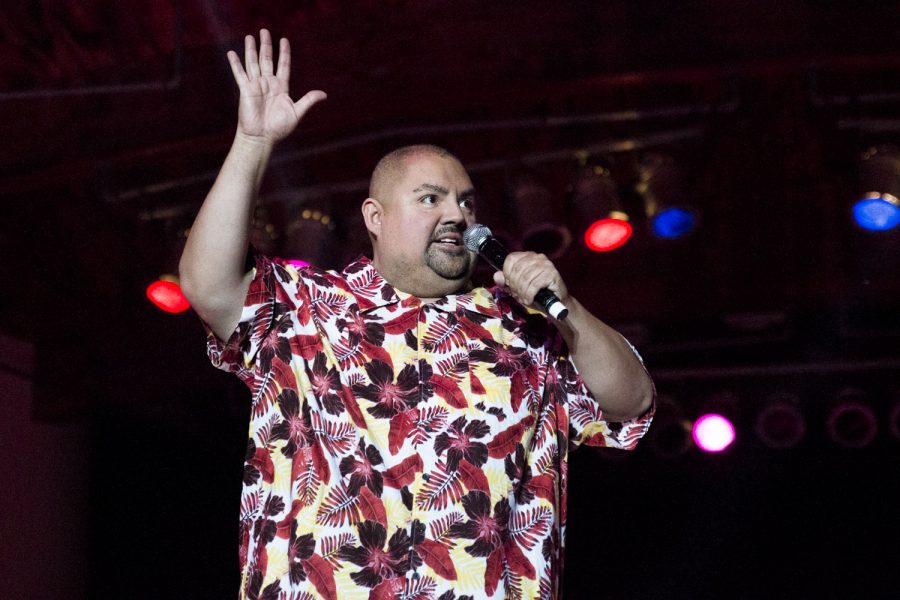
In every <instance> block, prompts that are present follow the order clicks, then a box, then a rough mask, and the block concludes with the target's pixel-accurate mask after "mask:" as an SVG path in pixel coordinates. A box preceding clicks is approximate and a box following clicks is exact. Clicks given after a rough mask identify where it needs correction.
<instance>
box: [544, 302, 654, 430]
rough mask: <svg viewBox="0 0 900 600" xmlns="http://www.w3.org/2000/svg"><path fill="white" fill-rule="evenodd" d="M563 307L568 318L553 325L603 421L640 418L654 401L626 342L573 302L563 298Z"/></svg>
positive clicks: (646, 378)
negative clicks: (600, 410)
mask: <svg viewBox="0 0 900 600" xmlns="http://www.w3.org/2000/svg"><path fill="white" fill-rule="evenodd" d="M566 306H567V307H568V308H569V316H568V318H566V320H564V321H557V322H556V325H557V327H558V328H559V330H560V332H561V333H562V336H563V338H564V339H565V341H566V344H567V345H568V347H569V351H570V353H571V356H572V361H573V362H574V363H575V366H576V367H577V368H578V371H579V372H580V373H581V376H582V377H583V378H584V382H585V385H586V386H587V388H588V389H589V390H590V391H591V393H592V394H593V395H594V397H595V398H596V399H597V402H598V403H599V404H600V408H601V409H602V410H603V412H604V414H605V416H606V418H607V419H608V420H610V421H623V420H626V419H629V418H633V417H636V416H638V415H640V414H642V413H643V412H644V411H646V410H647V409H648V408H649V407H650V404H651V402H652V401H653V394H654V388H653V382H652V381H651V379H650V376H649V375H648V374H647V370H646V369H645V368H644V366H643V365H642V364H641V361H640V360H639V359H638V358H637V356H636V355H635V354H634V352H633V351H632V350H631V347H630V346H629V345H628V343H627V342H626V341H625V338H623V337H622V336H621V335H620V334H619V333H618V332H616V331H615V330H614V329H612V328H611V327H609V326H608V325H606V324H605V323H603V322H602V321H600V319H598V318H597V317H595V316H594V315H593V314H591V313H590V311H588V310H587V309H586V308H585V307H584V306H583V305H582V304H581V303H580V302H578V300H577V299H576V298H574V297H572V296H569V297H568V298H566Z"/></svg>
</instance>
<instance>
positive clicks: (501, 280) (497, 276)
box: [494, 271, 506, 286]
mask: <svg viewBox="0 0 900 600" xmlns="http://www.w3.org/2000/svg"><path fill="white" fill-rule="evenodd" d="M494 283H496V284H497V285H499V286H504V285H506V277H504V276H503V271H497V272H496V273H494Z"/></svg>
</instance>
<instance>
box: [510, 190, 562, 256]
mask: <svg viewBox="0 0 900 600" xmlns="http://www.w3.org/2000/svg"><path fill="white" fill-rule="evenodd" d="M508 195H509V197H510V199H511V200H512V207H513V212H514V213H515V216H516V220H517V221H518V223H519V225H520V227H521V229H522V239H521V241H522V244H521V246H522V248H523V249H524V250H530V251H532V252H540V253H542V254H546V255H547V256H548V257H549V258H558V257H559V256H561V255H562V254H563V252H565V251H566V249H567V248H568V247H569V244H570V243H571V242H572V234H571V233H569V228H568V227H566V226H565V225H564V224H563V223H562V222H561V221H560V218H559V215H557V214H556V203H554V202H553V195H552V194H551V193H550V190H549V189H547V187H546V186H545V185H544V184H543V183H541V182H540V181H539V180H538V178H537V176H536V175H535V174H534V173H531V172H522V173H518V174H516V175H514V176H513V177H512V178H511V182H510V184H509V190H508Z"/></svg>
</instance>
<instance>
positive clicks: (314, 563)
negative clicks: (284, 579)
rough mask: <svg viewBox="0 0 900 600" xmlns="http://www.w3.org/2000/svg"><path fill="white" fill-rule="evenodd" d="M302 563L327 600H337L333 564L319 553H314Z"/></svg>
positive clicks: (320, 593)
mask: <svg viewBox="0 0 900 600" xmlns="http://www.w3.org/2000/svg"><path fill="white" fill-rule="evenodd" d="M300 564H301V565H302V566H303V570H304V571H306V575H307V577H309V580H310V581H311V582H312V584H313V585H314V586H316V591H317V592H319V595H320V596H322V598H325V599H326V600H337V587H336V586H335V585H334V572H333V571H332V569H331V565H329V564H328V561H326V560H325V559H324V558H322V557H321V556H319V555H318V554H313V555H312V556H310V557H309V558H307V559H304V560H301V561H300Z"/></svg>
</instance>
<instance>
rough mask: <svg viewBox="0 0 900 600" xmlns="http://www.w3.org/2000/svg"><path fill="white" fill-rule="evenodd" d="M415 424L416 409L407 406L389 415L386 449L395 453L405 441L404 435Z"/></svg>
mask: <svg viewBox="0 0 900 600" xmlns="http://www.w3.org/2000/svg"><path fill="white" fill-rule="evenodd" d="M415 424H416V411H415V409H413V408H409V409H407V410H405V411H403V412H400V413H397V414H396V415H394V416H393V417H391V427H390V429H389V430H388V450H390V452H391V454H397V451H398V450H400V448H401V446H403V442H405V441H406V436H407V435H409V432H410V431H412V428H413V427H414V426H415Z"/></svg>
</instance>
